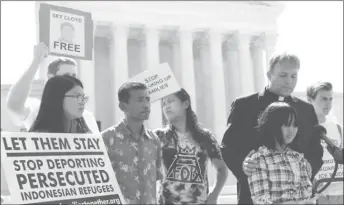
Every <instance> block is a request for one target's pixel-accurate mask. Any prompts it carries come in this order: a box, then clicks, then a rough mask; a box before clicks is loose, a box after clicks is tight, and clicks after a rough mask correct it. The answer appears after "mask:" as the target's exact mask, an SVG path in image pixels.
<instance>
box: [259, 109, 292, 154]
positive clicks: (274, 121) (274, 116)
mask: <svg viewBox="0 0 344 205" xmlns="http://www.w3.org/2000/svg"><path fill="white" fill-rule="evenodd" d="M292 123H293V124H292ZM282 125H285V126H291V125H293V126H296V127H298V123H297V112H296V110H295V109H294V108H293V107H291V106H290V105H289V104H288V103H285V102H274V103H271V104H270V105H269V106H268V107H267V108H266V109H265V110H264V112H263V113H262V114H261V115H260V116H259V118H258V126H257V129H258V133H259V134H258V136H259V137H260V138H261V140H260V141H261V143H262V144H261V145H265V146H266V147H267V148H268V149H275V138H276V140H277V142H279V143H281V142H282V135H283V134H282V128H281V127H282ZM295 138H296V137H295ZM295 138H294V140H295Z"/></svg>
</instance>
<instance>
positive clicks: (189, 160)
mask: <svg viewBox="0 0 344 205" xmlns="http://www.w3.org/2000/svg"><path fill="white" fill-rule="evenodd" d="M178 150H179V151H178V154H177V155H176V156H175V158H174V160H173V162H172V164H171V166H170V168H169V169H168V172H167V176H166V178H167V179H168V180H170V181H177V182H185V183H195V184H203V181H204V178H203V176H202V173H201V168H200V165H199V162H198V157H197V156H196V147H195V146H192V147H190V146H188V145H185V147H184V148H183V147H181V146H178Z"/></svg>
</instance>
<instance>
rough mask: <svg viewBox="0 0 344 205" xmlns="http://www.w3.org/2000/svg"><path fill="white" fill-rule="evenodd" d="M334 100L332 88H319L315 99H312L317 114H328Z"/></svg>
mask: <svg viewBox="0 0 344 205" xmlns="http://www.w3.org/2000/svg"><path fill="white" fill-rule="evenodd" d="M332 100H333V91H332V90H329V91H327V90H319V91H318V94H317V95H316V96H315V98H314V100H311V104H312V105H313V107H314V109H315V112H316V114H317V115H320V116H326V115H328V113H329V112H330V111H331V108H332Z"/></svg>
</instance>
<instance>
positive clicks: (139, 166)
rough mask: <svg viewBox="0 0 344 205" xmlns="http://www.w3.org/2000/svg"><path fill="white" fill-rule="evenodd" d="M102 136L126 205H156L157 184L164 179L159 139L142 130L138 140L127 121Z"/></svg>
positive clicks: (150, 132) (111, 128)
mask: <svg viewBox="0 0 344 205" xmlns="http://www.w3.org/2000/svg"><path fill="white" fill-rule="evenodd" d="M102 136H103V138H104V143H105V146H106V148H107V152H108V155H109V158H110V161H111V164H112V168H113V170H114V171H115V173H116V178H117V182H118V184H119V186H120V189H121V192H122V194H123V197H124V198H125V200H126V203H128V204H156V203H157V201H156V189H157V188H156V182H157V180H161V179H162V177H163V173H162V169H161V147H160V141H159V139H158V137H157V136H156V135H155V134H154V133H153V132H152V131H149V130H146V129H145V128H144V127H143V131H142V134H141V136H140V137H139V139H138V140H137V138H135V133H133V132H132V131H131V130H130V129H129V128H128V126H127V124H126V123H125V121H124V120H122V121H121V122H120V123H119V124H118V125H115V126H113V127H110V128H108V129H106V130H105V131H104V132H102Z"/></svg>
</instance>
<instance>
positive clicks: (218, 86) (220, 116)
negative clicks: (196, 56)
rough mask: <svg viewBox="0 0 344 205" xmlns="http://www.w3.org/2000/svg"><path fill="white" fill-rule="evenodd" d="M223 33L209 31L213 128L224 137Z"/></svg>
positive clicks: (218, 134) (218, 136) (217, 135)
mask: <svg viewBox="0 0 344 205" xmlns="http://www.w3.org/2000/svg"><path fill="white" fill-rule="evenodd" d="M222 37H223V36H222V34H221V33H220V31H219V30H210V31H209V54H210V55H209V56H210V62H209V63H210V66H209V69H211V90H212V92H211V93H209V94H211V95H212V100H213V103H212V104H213V111H214V112H213V128H214V134H215V136H216V138H218V139H219V138H222V135H223V134H224V131H225V128H226V104H225V102H226V98H225V83H224V72H223V62H222V40H223V39H222Z"/></svg>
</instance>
